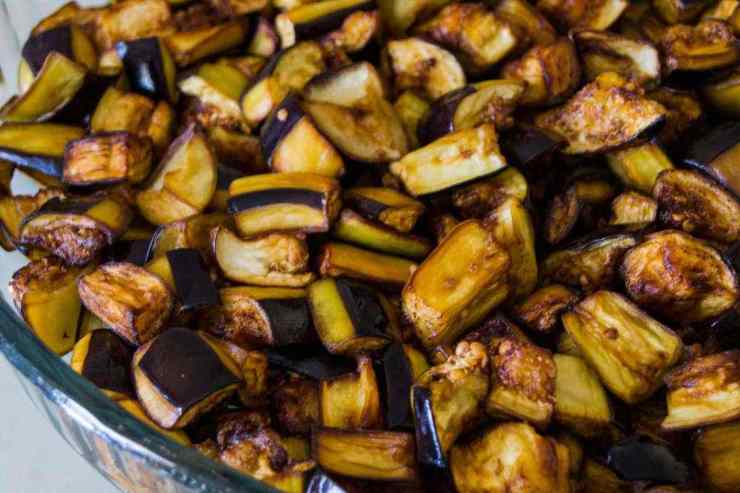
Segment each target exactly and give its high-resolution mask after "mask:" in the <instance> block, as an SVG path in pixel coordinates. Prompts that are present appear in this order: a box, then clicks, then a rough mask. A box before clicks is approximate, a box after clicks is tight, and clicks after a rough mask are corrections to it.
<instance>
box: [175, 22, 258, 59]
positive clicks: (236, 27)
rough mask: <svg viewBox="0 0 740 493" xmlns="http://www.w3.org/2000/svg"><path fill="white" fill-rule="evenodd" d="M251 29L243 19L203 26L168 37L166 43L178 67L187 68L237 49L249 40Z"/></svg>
mask: <svg viewBox="0 0 740 493" xmlns="http://www.w3.org/2000/svg"><path fill="white" fill-rule="evenodd" d="M248 31H249V27H248V25H247V22H246V21H245V20H243V19H235V20H232V21H228V22H224V23H222V24H216V25H214V26H209V25H206V26H202V27H198V28H195V29H193V30H190V31H181V32H176V33H172V34H169V35H167V36H166V37H165V38H164V42H165V44H166V45H167V47H168V48H169V50H170V53H171V54H172V58H174V60H175V63H176V64H177V66H178V67H186V66H188V65H192V64H194V63H195V62H198V61H200V60H203V59H205V58H208V57H210V56H212V55H216V54H218V53H221V52H223V51H226V50H229V49H231V48H235V47H237V46H239V45H241V44H243V43H244V42H245V41H246V40H247V34H248Z"/></svg>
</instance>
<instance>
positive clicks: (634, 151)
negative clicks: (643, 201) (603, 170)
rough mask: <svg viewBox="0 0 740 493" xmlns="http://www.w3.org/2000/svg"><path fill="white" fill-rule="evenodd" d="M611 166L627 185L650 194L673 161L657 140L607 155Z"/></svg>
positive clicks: (671, 166) (670, 167) (671, 167)
mask: <svg viewBox="0 0 740 493" xmlns="http://www.w3.org/2000/svg"><path fill="white" fill-rule="evenodd" d="M606 160H607V162H608V163H609V168H611V170H612V172H613V173H614V174H615V175H617V176H618V177H619V179H620V180H621V181H622V183H624V185H625V186H627V187H629V188H633V189H635V190H637V191H638V192H642V193H646V194H650V193H652V190H653V186H655V182H656V181H657V179H658V175H660V173H661V172H663V171H665V170H667V169H673V163H672V162H671V160H670V159H669V158H668V156H666V154H665V152H664V151H663V149H662V148H661V147H660V145H659V144H658V143H656V142H648V143H645V144H641V145H637V146H633V147H627V148H626V149H620V150H617V151H613V152H610V153H608V154H607V155H606Z"/></svg>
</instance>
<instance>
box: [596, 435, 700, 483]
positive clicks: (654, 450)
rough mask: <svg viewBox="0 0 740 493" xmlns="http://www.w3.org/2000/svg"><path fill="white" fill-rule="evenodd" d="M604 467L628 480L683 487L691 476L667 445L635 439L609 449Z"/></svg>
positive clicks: (685, 466) (639, 438)
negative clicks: (680, 485)
mask: <svg viewBox="0 0 740 493" xmlns="http://www.w3.org/2000/svg"><path fill="white" fill-rule="evenodd" d="M607 465H608V466H609V467H610V468H611V469H612V470H613V471H615V472H616V473H617V474H618V475H619V477H620V478H623V479H625V480H627V481H650V482H651V483H672V484H686V483H687V482H688V480H689V477H690V476H689V466H688V465H687V464H685V463H684V462H682V461H681V460H680V459H679V458H678V457H677V456H676V455H675V453H674V452H673V451H672V450H671V449H669V448H668V447H667V446H666V445H663V444H661V443H655V442H653V441H651V440H649V439H644V438H641V437H638V436H633V437H629V438H627V439H626V440H623V441H621V442H619V443H617V444H615V445H613V446H612V447H611V448H609V450H608V452H607Z"/></svg>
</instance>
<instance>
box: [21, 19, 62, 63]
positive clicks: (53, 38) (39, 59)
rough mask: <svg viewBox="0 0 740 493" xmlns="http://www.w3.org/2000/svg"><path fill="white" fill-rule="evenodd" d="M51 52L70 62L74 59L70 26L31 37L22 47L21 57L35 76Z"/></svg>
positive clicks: (56, 28)
mask: <svg viewBox="0 0 740 493" xmlns="http://www.w3.org/2000/svg"><path fill="white" fill-rule="evenodd" d="M52 51H56V52H57V53H60V54H62V55H64V56H65V57H67V58H69V59H70V60H74V59H75V55H74V50H73V48H72V27H71V26H70V25H65V26H59V27H55V28H53V29H49V30H48V31H43V32H41V33H39V34H37V35H35V36H31V37H30V38H28V41H26V44H24V45H23V49H22V50H21V56H22V57H23V59H24V60H25V61H26V63H28V66H29V67H30V68H31V71H32V72H33V74H34V75H36V74H38V72H39V70H41V67H42V66H43V65H44V61H45V60H46V57H47V56H48V55H49V53H51V52H52Z"/></svg>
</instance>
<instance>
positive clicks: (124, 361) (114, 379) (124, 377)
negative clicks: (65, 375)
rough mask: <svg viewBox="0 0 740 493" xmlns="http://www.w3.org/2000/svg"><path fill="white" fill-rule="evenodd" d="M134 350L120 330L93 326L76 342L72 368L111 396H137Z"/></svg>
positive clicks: (119, 397)
mask: <svg viewBox="0 0 740 493" xmlns="http://www.w3.org/2000/svg"><path fill="white" fill-rule="evenodd" d="M133 356H134V351H133V349H132V348H131V346H129V345H128V343H127V342H126V341H124V340H123V339H122V338H121V337H120V336H119V335H118V334H116V333H115V332H113V331H112V330H108V329H99V330H93V331H92V332H90V333H89V334H87V335H86V336H85V337H83V338H82V339H80V340H79V341H78V342H77V344H75V347H74V351H73V352H72V362H71V363H70V366H72V369H73V370H74V371H76V372H77V373H79V374H80V375H82V376H83V377H85V378H87V379H88V380H90V381H91V382H92V383H93V384H95V386H96V387H98V388H99V389H101V390H103V392H105V393H106V394H107V395H108V396H109V397H110V398H111V399H113V400H122V399H130V398H131V397H133V396H134V387H133V384H132V383H131V359H132V358H133Z"/></svg>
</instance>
